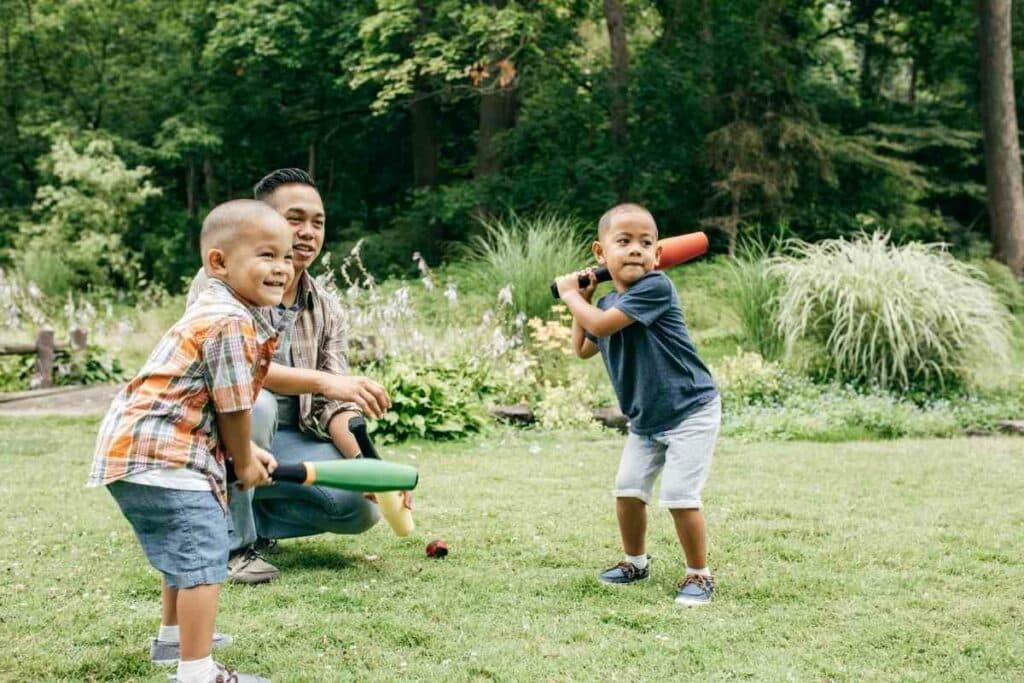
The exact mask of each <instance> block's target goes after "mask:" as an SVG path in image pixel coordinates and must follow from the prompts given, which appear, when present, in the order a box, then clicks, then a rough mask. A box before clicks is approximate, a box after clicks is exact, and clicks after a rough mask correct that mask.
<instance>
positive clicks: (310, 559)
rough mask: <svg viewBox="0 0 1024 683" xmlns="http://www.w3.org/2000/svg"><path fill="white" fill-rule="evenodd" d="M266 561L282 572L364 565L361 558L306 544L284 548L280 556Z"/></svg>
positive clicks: (336, 568) (271, 557)
mask: <svg viewBox="0 0 1024 683" xmlns="http://www.w3.org/2000/svg"><path fill="white" fill-rule="evenodd" d="M267 559H268V560H269V561H270V562H271V563H272V564H273V565H274V566H275V567H277V568H278V569H280V570H281V571H282V572H284V571H297V570H301V569H333V570H339V569H352V568H355V567H358V566H360V565H363V564H366V563H365V562H364V561H363V560H362V559H361V558H357V557H354V556H351V555H346V554H345V553H344V552H343V551H340V550H338V549H336V548H326V547H323V546H318V545H313V544H308V543H304V544H301V545H291V546H284V547H283V548H282V552H281V553H280V554H277V555H272V556H270V557H268V558H267Z"/></svg>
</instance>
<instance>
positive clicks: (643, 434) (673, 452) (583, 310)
mask: <svg viewBox="0 0 1024 683" xmlns="http://www.w3.org/2000/svg"><path fill="white" fill-rule="evenodd" d="M592 248H593V252H594V255H595V256H596V257H597V262H598V263H600V264H602V265H605V266H607V267H608V270H609V272H610V274H611V276H612V282H613V283H614V285H615V290H614V291H612V292H610V293H609V294H607V295H606V296H604V297H602V298H601V299H600V300H599V301H598V302H597V306H594V305H593V304H591V303H590V300H591V298H592V297H593V295H594V290H595V289H596V286H597V282H596V279H595V278H594V276H593V274H592V271H584V273H589V274H590V284H589V285H588V286H587V287H586V288H585V289H582V290H581V289H579V282H578V275H579V273H573V274H570V275H565V276H563V277H560V278H558V281H557V285H558V291H559V295H560V296H561V298H562V301H563V302H564V303H565V305H566V306H568V308H569V310H570V311H571V312H572V315H573V350H574V351H575V352H576V355H577V356H579V357H580V358H590V357H591V356H594V355H596V354H597V353H598V352H600V354H601V357H602V358H603V360H604V363H605V367H606V368H607V370H608V375H609V377H610V378H611V381H612V385H613V386H614V388H615V394H616V396H617V397H618V400H619V407H620V409H621V410H622V412H623V413H624V414H625V415H626V417H627V418H628V419H629V435H628V436H627V438H626V445H625V447H624V448H623V451H622V459H621V461H620V462H619V470H618V474H617V475H616V478H615V489H614V495H615V499H616V513H617V516H618V522H619V532H620V534H621V536H622V546H623V550H624V551H625V559H624V560H623V561H622V562H619V563H618V564H617V565H615V566H614V567H611V568H610V569H607V570H605V571H604V572H601V574H600V575H599V576H598V579H599V580H600V581H601V582H602V583H605V584H609V585H626V584H631V583H636V582H638V581H643V580H645V579H647V578H648V577H649V576H650V572H651V566H650V557H649V556H648V555H647V551H646V546H645V542H646V535H647V504H648V503H649V502H650V500H651V496H652V492H653V489H654V480H655V479H656V478H657V476H658V473H659V472H662V471H664V474H663V476H662V481H661V492H660V501H659V502H660V504H661V507H664V508H668V510H669V512H670V513H671V514H672V519H673V521H674V523H675V528H676V534H677V535H678V537H679V542H680V544H681V545H682V548H683V553H684V555H685V557H686V572H685V574H684V577H683V579H682V580H681V581H680V582H679V584H678V586H677V592H676V598H675V600H676V602H677V603H679V604H681V605H686V606H696V605H704V604H707V603H708V602H710V600H711V597H712V595H713V594H714V591H715V581H714V578H713V577H712V575H711V571H710V569H709V568H708V565H707V537H706V533H705V528H704V514H703V511H702V507H703V503H702V501H701V490H702V489H703V488H704V483H705V482H706V481H707V478H708V473H709V471H710V468H711V458H712V454H713V453H714V449H715V442H716V440H717V438H718V428H719V423H720V422H721V415H722V408H721V400H720V398H719V395H718V390H717V388H716V387H715V383H714V380H712V378H711V373H710V372H709V371H708V368H707V366H706V365H705V364H704V363H703V361H701V359H700V357H699V356H698V355H697V349H696V348H695V347H694V344H693V341H692V340H691V339H690V335H689V332H688V330H687V328H686V323H685V321H684V320H683V314H682V310H681V309H680V305H679V297H678V295H677V294H676V290H675V287H674V286H673V285H672V282H671V281H670V280H669V279H668V278H667V277H666V276H665V275H664V274H663V273H661V272H660V271H656V270H654V268H655V267H656V266H657V265H658V258H659V257H660V254H661V249H660V247H658V226H657V224H656V223H655V221H654V217H653V216H652V215H651V213H650V212H649V211H647V209H645V208H644V207H642V206H639V205H637V204H619V205H618V206H615V207H613V208H611V209H610V210H608V211H607V212H606V213H605V214H604V215H603V216H602V217H601V220H600V222H599V224H598V239H597V241H596V242H594V244H593V247H592Z"/></svg>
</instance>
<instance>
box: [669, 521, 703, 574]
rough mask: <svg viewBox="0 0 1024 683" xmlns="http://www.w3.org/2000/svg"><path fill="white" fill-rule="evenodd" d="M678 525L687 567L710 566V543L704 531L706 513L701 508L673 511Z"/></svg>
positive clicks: (680, 542) (678, 534)
mask: <svg viewBox="0 0 1024 683" xmlns="http://www.w3.org/2000/svg"><path fill="white" fill-rule="evenodd" d="M671 512H672V521H674V522H675V524H676V535H677V536H678V537H679V544H680V545H682V546H683V553H684V554H685V555H686V565H687V566H688V567H691V568H692V569H703V568H704V567H706V566H708V542H707V535H706V532H705V530H704V511H703V510H701V509H700V508H690V509H678V510H671Z"/></svg>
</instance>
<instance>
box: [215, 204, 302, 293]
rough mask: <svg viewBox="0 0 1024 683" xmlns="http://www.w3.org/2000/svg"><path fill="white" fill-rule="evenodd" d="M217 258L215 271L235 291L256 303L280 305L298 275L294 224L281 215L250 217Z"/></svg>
mask: <svg viewBox="0 0 1024 683" xmlns="http://www.w3.org/2000/svg"><path fill="white" fill-rule="evenodd" d="M268 213H269V212H268ZM217 260H218V261H219V263H217V264H216V267H217V269H219V270H220V272H217V273H215V275H216V276H217V277H219V278H220V279H221V280H223V281H224V282H226V283H227V284H228V286H229V287H231V289H233V290H234V291H235V294H237V295H238V296H239V297H241V298H242V299H244V300H245V301H246V302H248V303H249V304H252V305H254V306H276V305H278V304H279V303H281V298H282V297H283V296H284V290H285V288H286V287H287V286H288V283H289V282H291V279H292V277H294V275H295V270H294V267H293V265H292V230H291V227H290V226H289V225H288V223H287V221H285V220H284V218H282V217H280V216H274V215H266V216H262V217H260V219H259V220H250V221H248V222H247V223H246V224H245V226H244V227H242V228H241V229H240V230H239V231H238V232H237V234H236V235H234V238H233V239H232V241H231V244H230V245H227V246H226V247H225V248H224V249H222V250H221V254H220V257H219V258H218V259H217Z"/></svg>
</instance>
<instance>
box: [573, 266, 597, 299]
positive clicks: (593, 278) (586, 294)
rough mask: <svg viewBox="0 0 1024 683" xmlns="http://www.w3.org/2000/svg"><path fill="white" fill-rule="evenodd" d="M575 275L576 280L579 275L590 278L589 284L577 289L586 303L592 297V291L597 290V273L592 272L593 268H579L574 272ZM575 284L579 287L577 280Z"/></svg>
mask: <svg viewBox="0 0 1024 683" xmlns="http://www.w3.org/2000/svg"><path fill="white" fill-rule="evenodd" d="M576 277H577V280H578V279H579V278H580V277H586V278H587V279H588V280H590V284H588V285H587V286H586V287H584V288H583V289H581V290H579V292H580V294H581V295H582V296H583V298H584V300H586V302H587V303H590V300H591V299H593V298H594V292H595V291H596V290H597V275H595V274H594V269H593V268H587V269H586V270H581V271H580V272H578V273H576ZM576 286H577V287H579V282H578V281H577V283H576Z"/></svg>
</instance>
